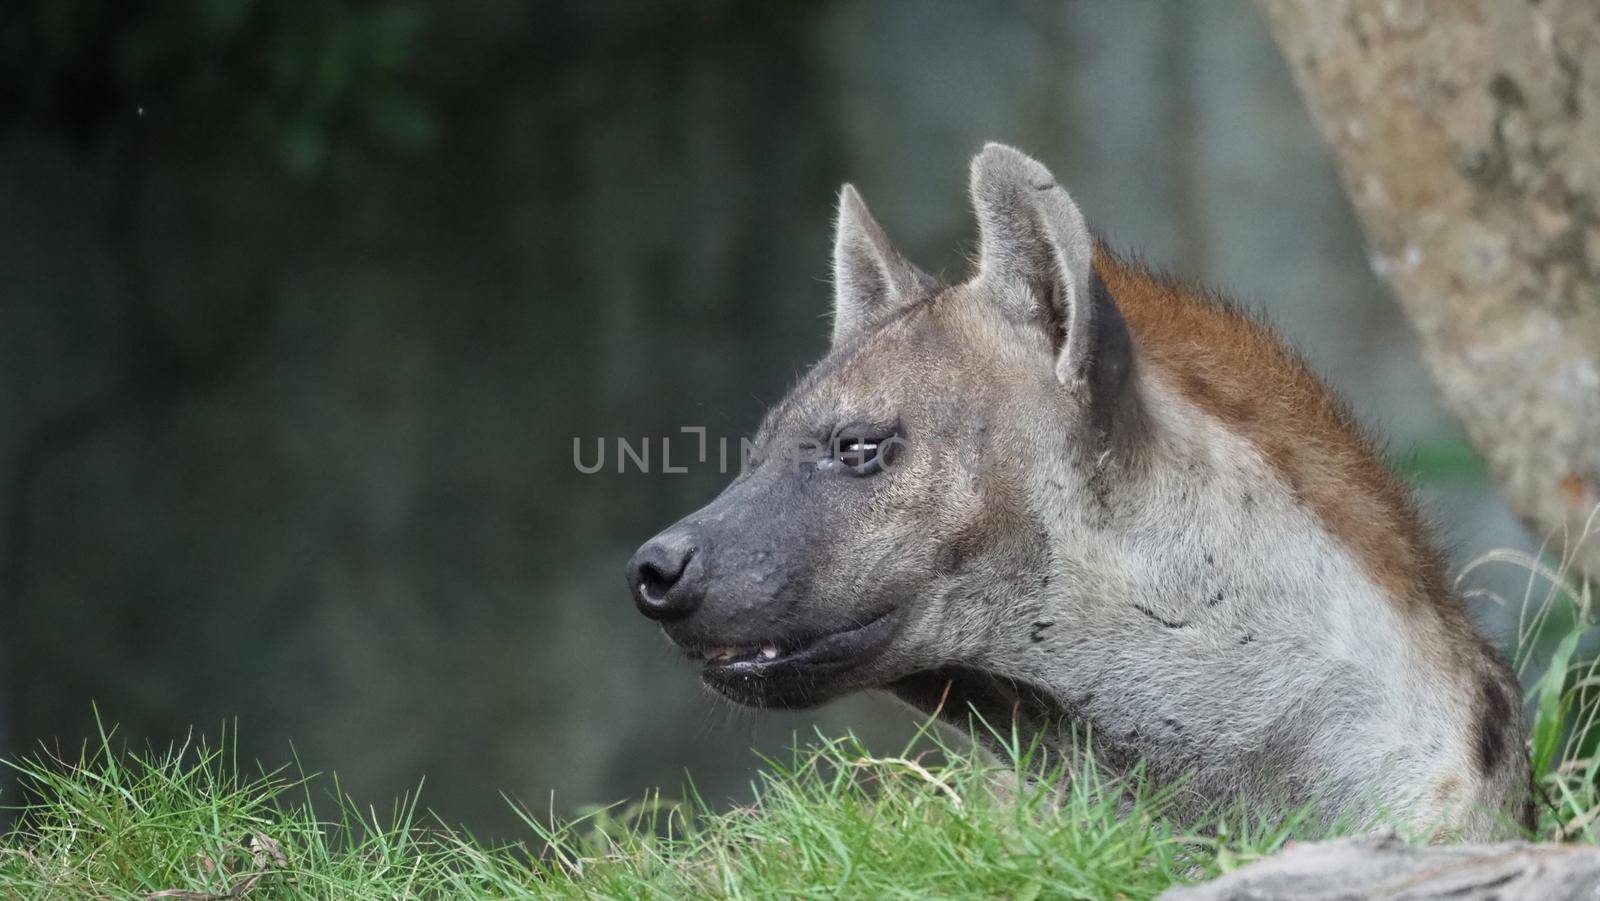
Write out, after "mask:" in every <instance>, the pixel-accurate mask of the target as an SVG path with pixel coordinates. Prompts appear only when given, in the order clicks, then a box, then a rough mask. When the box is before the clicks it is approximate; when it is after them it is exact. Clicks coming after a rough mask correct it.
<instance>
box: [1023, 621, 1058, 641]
mask: <svg viewBox="0 0 1600 901" xmlns="http://www.w3.org/2000/svg"><path fill="white" fill-rule="evenodd" d="M1055 624H1056V621H1055V620H1053V619H1041V620H1039V621H1037V622H1035V623H1034V624H1033V632H1032V634H1030V635H1029V636H1028V637H1029V638H1032V639H1033V640H1034V641H1044V633H1045V632H1046V631H1048V630H1049V629H1050V627H1051V626H1053V625H1055Z"/></svg>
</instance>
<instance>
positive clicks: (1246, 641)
mask: <svg viewBox="0 0 1600 901" xmlns="http://www.w3.org/2000/svg"><path fill="white" fill-rule="evenodd" d="M1255 640H1256V637H1255V636H1254V635H1251V634H1250V633H1249V632H1246V633H1244V635H1242V636H1240V638H1239V643H1240V644H1249V643H1250V642H1252V641H1255Z"/></svg>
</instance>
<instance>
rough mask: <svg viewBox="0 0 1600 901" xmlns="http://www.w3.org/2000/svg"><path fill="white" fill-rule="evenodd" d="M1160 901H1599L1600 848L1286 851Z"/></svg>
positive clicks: (1358, 842) (1320, 847) (1385, 842)
mask: <svg viewBox="0 0 1600 901" xmlns="http://www.w3.org/2000/svg"><path fill="white" fill-rule="evenodd" d="M1161 898H1162V901H1225V899H1226V901H1267V899H1280V898H1293V899H1297V901H1299V899H1311V901H1335V899H1338V901H1343V899H1355V898H1388V899H1422V898H1452V899H1468V901H1470V899H1482V901H1487V899H1507V901H1510V899H1516V901H1522V899H1530V901H1531V899H1579V898H1584V899H1600V848H1595V847H1590V846H1585V845H1558V844H1532V843H1528V842H1505V843H1501V844H1494V845H1451V846H1431V847H1430V846H1418V845H1412V844H1408V843H1406V842H1404V841H1401V840H1400V839H1398V838H1396V837H1395V836H1393V835H1383V836H1377V837H1369V838H1360V839H1340V840H1337V841H1329V842H1314V843H1306V844H1297V845H1291V846H1289V848H1288V849H1287V850H1285V851H1283V852H1282V853H1281V854H1278V855H1276V856H1273V857H1270V858H1268V859H1266V860H1263V861H1259V862H1257V863H1253V864H1251V865H1249V866H1247V867H1241V868H1239V869H1238V870H1235V871H1233V872H1232V873H1229V874H1227V875H1225V876H1222V877H1220V878H1218V879H1215V880H1212V881H1211V882H1208V883H1205V884H1204V885H1197V886H1193V887H1187V888H1174V889H1170V890H1168V891H1167V892H1165V893H1164V894H1162V896H1161Z"/></svg>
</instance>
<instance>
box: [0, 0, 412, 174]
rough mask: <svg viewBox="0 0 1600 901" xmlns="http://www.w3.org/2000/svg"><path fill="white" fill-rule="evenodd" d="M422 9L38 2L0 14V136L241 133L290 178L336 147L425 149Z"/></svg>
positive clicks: (181, 1) (292, 1) (180, 1)
mask: <svg viewBox="0 0 1600 901" xmlns="http://www.w3.org/2000/svg"><path fill="white" fill-rule="evenodd" d="M425 9H426V7H425V6H424V4H423V3H422V2H420V0H399V2H393V3H357V2H352V0H334V2H320V0H272V2H268V0H169V2H128V3H122V2H106V0H99V2H96V0H40V2H34V3H19V4H16V5H15V6H8V8H7V9H6V11H4V12H0V128H3V127H6V126H11V125H17V124H23V123H26V124H31V125H33V126H35V127H41V128H42V129H43V130H46V131H53V132H59V133H65V134H67V135H69V136H70V137H71V138H73V139H74V140H75V141H76V142H77V143H78V144H80V145H82V146H93V145H94V144H96V143H97V142H99V141H100V140H101V139H103V138H105V137H107V136H108V135H109V134H111V133H113V132H116V131H117V130H119V129H127V128H129V127H132V126H134V125H135V124H136V123H140V122H141V121H146V122H153V121H164V122H165V123H167V124H169V125H176V126H183V127H192V128H198V129H200V130H201V131H203V132H227V131H231V130H234V129H237V128H240V127H243V128H248V129H250V130H251V131H252V132H253V133H254V134H255V135H256V136H257V137H258V138H259V139H261V140H263V141H265V142H266V143H267V144H268V145H269V146H270V147H271V149H272V151H273V152H274V153H275V154H276V156H277V157H278V158H279V160H280V161H281V162H282V163H283V164H284V165H285V166H286V167H288V168H289V169H290V170H291V171H293V172H295V173H300V174H307V173H312V172H315V171H316V170H318V169H319V168H320V167H322V166H323V165H325V164H326V162H327V161H328V159H329V156H330V154H332V153H333V152H334V151H336V150H337V149H338V148H339V147H341V146H343V145H347V144H350V143H352V142H357V141H373V142H375V143H378V144H382V145H385V146H389V147H394V148H397V149H402V150H406V149H420V148H422V147H425V146H426V145H427V144H428V143H429V142H430V141H431V140H432V138H433V121H432V117H431V115H430V112H429V110H428V107H427V105H426V104H425V103H424V102H423V101H422V100H421V99H420V97H419V96H418V95H417V93H416V92H415V91H414V90H413V89H412V88H411V86H410V85H409V83H408V78H407V76H408V74H409V67H410V65H411V63H412V60H413V58H414V57H415V55H416V50H417V43H418V39H419V36H420V34H421V31H422V27H423V25H424V24H425V21H426V16H425Z"/></svg>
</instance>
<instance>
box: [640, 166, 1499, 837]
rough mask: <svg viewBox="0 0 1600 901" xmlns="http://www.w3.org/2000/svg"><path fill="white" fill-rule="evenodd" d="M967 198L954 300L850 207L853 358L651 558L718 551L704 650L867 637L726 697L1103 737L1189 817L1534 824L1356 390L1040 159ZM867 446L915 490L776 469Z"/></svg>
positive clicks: (858, 206) (1432, 825)
mask: <svg viewBox="0 0 1600 901" xmlns="http://www.w3.org/2000/svg"><path fill="white" fill-rule="evenodd" d="M972 202H973V205H974V208H975V210H976V213H977V218H978V223H979V248H980V256H979V260H978V265H977V272H976V274H975V275H974V277H973V278H972V279H971V280H969V281H967V282H965V283H963V284H959V285H955V286H948V287H947V286H943V285H940V284H938V283H937V282H936V281H934V280H933V279H932V278H930V277H928V276H927V275H926V274H924V273H922V272H920V271H919V270H916V269H915V267H914V266H912V265H911V264H910V263H908V262H906V261H905V260H904V259H903V258H902V257H901V256H900V255H899V254H898V253H897V252H895V251H894V250H893V249H892V248H891V247H890V246H889V245H888V243H887V239H886V238H885V237H884V236H883V232H882V230H881V229H880V228H878V226H877V225H876V223H874V222H872V220H871V217H870V214H869V213H868V212H867V210H866V207H865V205H864V204H862V203H861V201H860V198H859V196H858V195H856V193H855V192H854V190H853V189H850V188H846V189H845V191H844V192H843V193H842V195H841V203H840V223H839V230H838V239H837V242H836V248H835V254H836V265H835V268H836V286H835V287H836V297H835V328H834V341H833V347H832V349H831V351H830V352H829V354H828V356H827V357H826V358H825V359H824V360H823V361H822V362H821V363H819V364H818V365H817V366H816V367H815V368H813V369H812V370H811V371H810V372H809V373H808V374H807V375H806V376H805V377H804V378H803V379H802V380H801V382H800V383H799V384H798V385H797V386H796V387H795V388H794V389H793V390H792V391H791V392H790V394H789V396H788V397H786V398H785V399H784V400H783V401H782V402H781V403H779V404H777V405H776V406H775V407H774V408H773V410H772V411H771V412H770V413H769V415H768V417H767V419H766V421H765V423H764V424H763V427H762V429H761V431H760V433H759V434H758V435H757V438H756V446H757V448H758V453H757V458H758V459H757V465H756V467H755V468H754V469H753V471H752V472H750V473H748V474H746V475H745V476H743V477H741V478H740V479H739V480H738V481H736V482H735V483H734V484H733V485H731V486H730V487H729V488H728V489H727V490H726V491H725V492H724V493H723V495H722V496H720V497H719V498H718V499H717V500H716V501H714V502H713V503H712V504H711V505H709V506H708V507H706V508H705V509H704V510H701V511H699V512H697V513H695V514H692V515H691V516H689V517H687V518H686V519H685V520H684V521H683V522H681V523H679V524H678V525H676V526H674V527H673V528H672V529H669V530H668V531H667V532H665V533H663V535H662V536H658V538H657V539H655V541H657V542H662V541H665V542H668V543H670V544H671V545H672V546H673V547H676V548H679V549H682V548H692V550H693V557H692V558H686V559H692V561H693V562H692V567H686V569H685V572H688V571H689V570H690V569H691V568H692V569H693V572H694V574H695V576H694V578H695V579H696V580H697V581H696V582H695V584H694V587H693V590H695V591H698V592H700V594H699V595H696V596H695V597H696V601H697V603H696V604H695V605H694V611H693V613H692V615H686V616H684V617H682V618H681V619H679V620H676V621H674V622H671V623H668V624H667V631H668V634H669V635H670V636H671V637H672V638H673V639H674V640H675V641H677V642H678V643H680V644H683V645H685V646H688V647H691V648H693V647H697V646H703V645H705V644H708V643H710V644H729V645H738V644H757V643H761V642H774V643H775V644H776V645H781V646H785V647H788V646H791V645H798V644H804V642H805V641H808V640H812V639H813V638H814V637H815V636H817V635H832V636H841V635H843V636H853V635H867V634H870V635H871V636H873V638H872V640H871V641H870V642H869V641H867V640H866V639H865V638H862V639H860V640H858V641H856V643H855V644H854V645H852V644H850V641H847V640H846V639H845V638H835V639H831V640H833V641H835V642H836V643H838V644H839V645H840V646H841V647H846V646H848V647H849V648H851V653H852V654H853V655H854V656H852V657H848V658H847V659H845V660H844V661H843V662H837V661H834V662H830V664H829V666H827V667H817V666H807V665H803V661H800V662H797V663H796V664H795V665H794V666H790V667H788V668H787V669H786V668H785V667H784V666H783V665H782V664H783V661H782V660H781V659H780V660H778V661H776V662H775V663H774V664H773V665H772V666H770V667H765V668H763V667H762V666H761V665H758V664H752V665H751V666H750V667H749V669H748V671H747V675H746V676H744V677H743V678H740V679H732V678H728V677H721V678H718V677H716V674H715V672H714V671H712V670H708V684H712V685H713V686H714V687H716V688H717V690H719V691H722V692H723V693H725V694H728V695H729V696H730V697H734V698H736V699H738V700H741V701H744V702H747V703H754V704H768V705H781V706H804V705H807V704H814V703H821V702H823V701H826V700H828V699H829V698H832V697H836V696H838V695H840V694H843V693H846V692H849V691H853V690H860V689H887V690H889V691H891V692H893V693H895V694H896V695H898V696H899V697H901V698H902V699H904V700H905V701H907V702H908V703H910V704H912V705H914V706H916V707H918V708H920V709H923V710H929V711H931V710H934V709H935V708H937V709H939V710H940V711H941V712H942V713H943V714H944V715H947V716H954V717H956V718H958V719H959V718H961V717H963V716H964V715H965V714H966V713H967V712H968V711H972V712H976V713H978V714H980V715H982V716H983V717H985V718H986V719H988V720H989V721H990V722H991V724H992V725H996V726H999V727H1001V729H1002V731H1004V728H1005V727H1006V726H1007V725H1008V724H1011V723H1014V724H1015V725H1017V726H1018V728H1019V729H1021V730H1023V731H1024V732H1026V733H1029V734H1032V735H1036V736H1038V737H1039V738H1040V739H1041V740H1042V741H1044V743H1045V745H1046V746H1047V747H1053V748H1057V749H1060V748H1062V747H1063V746H1064V745H1065V744H1066V743H1067V742H1068V741H1071V740H1073V737H1074V736H1082V735H1090V736H1092V740H1093V742H1094V744H1095V746H1096V750H1097V756H1098V759H1099V760H1100V761H1101V762H1102V764H1103V765H1105V766H1107V767H1108V768H1110V769H1112V770H1113V771H1123V770H1126V769H1128V768H1131V767H1133V766H1135V765H1139V764H1142V765H1143V766H1144V767H1145V768H1146V772H1148V773H1149V774H1150V775H1151V776H1153V777H1154V778H1156V779H1157V780H1158V781H1162V782H1181V783H1182V786H1183V788H1182V791H1181V792H1180V794H1179V795H1178V802H1177V805H1178V811H1177V812H1178V813H1179V814H1180V815H1185V816H1194V817H1198V816H1200V815H1202V814H1203V813H1205V812H1207V811H1210V810H1212V809H1214V808H1215V806H1216V805H1218V804H1226V803H1232V802H1236V801H1243V802H1245V803H1246V804H1248V805H1250V806H1252V807H1253V808H1255V809H1256V810H1258V811H1259V812H1262V813H1269V814H1270V813H1273V812H1283V811H1285V810H1287V809H1289V808H1291V807H1295V806H1299V805H1303V804H1308V803H1310V804H1316V805H1319V806H1320V807H1322V808H1323V809H1324V811H1325V812H1327V813H1329V814H1332V815H1336V816H1341V817H1344V818H1346V819H1348V820H1352V821H1354V823H1355V825H1361V824H1364V823H1377V822H1380V821H1384V820H1399V821H1402V822H1404V823H1407V824H1410V825H1413V826H1416V827H1418V828H1423V829H1433V830H1436V833H1435V834H1436V835H1438V836H1440V837H1461V838H1482V837H1487V836H1490V835H1494V834H1498V833H1503V832H1505V831H1507V830H1509V829H1511V828H1513V827H1514V824H1515V823H1517V822H1519V821H1522V820H1525V818H1526V817H1527V816H1528V811H1529V810H1530V807H1529V803H1528V786H1529V780H1528V771H1527V762H1526V757H1525V755H1524V753H1523V750H1522V749H1523V747H1524V733H1523V726H1522V723H1521V718H1520V715H1519V712H1518V711H1519V709H1520V701H1519V693H1518V690H1517V686H1516V683H1515V680H1514V679H1513V678H1512V676H1511V674H1510V672H1509V671H1508V670H1507V668H1506V667H1505V665H1504V664H1503V663H1502V662H1501V661H1500V660H1499V658H1498V657H1497V656H1496V654H1495V653H1494V651H1493V650H1492V649H1491V648H1490V647H1489V645H1488V644H1487V643H1486V642H1485V641H1484V639H1483V638H1482V637H1481V635H1480V634H1479V633H1478V631H1477V630H1476V629H1475V628H1474V626H1473V624H1472V622H1471V620H1470V618H1469V617H1468V615H1467V613H1466V611H1465V609H1464V608H1463V606H1462V604H1461V602H1460V600H1459V599H1458V598H1456V597H1455V596H1454V595H1452V594H1451V592H1450V591H1449V589H1448V583H1447V582H1446V580H1445V578H1444V564H1443V562H1442V560H1441V558H1440V556H1439V554H1438V552H1437V551H1436V550H1435V549H1434V546H1433V544H1432V542H1431V540H1430V538H1429V536H1428V534H1427V529H1426V528H1425V525H1424V523H1423V520H1422V518H1421V517H1420V516H1419V515H1418V513H1417V512H1416V510H1415V508H1414V507H1413V505H1412V504H1411V502H1410V500H1409V498H1408V496H1407V492H1406V490H1405V489H1404V487H1403V486H1402V485H1401V484H1400V483H1399V482H1397V481H1396V480H1395V478H1394V477H1393V476H1392V475H1391V474H1390V473H1389V471H1388V470H1387V468H1386V467H1385V466H1384V464H1383V462H1382V460H1381V458H1380V457H1379V455H1378V454H1377V453H1376V451H1375V450H1374V448H1373V447H1372V445H1371V442H1370V441H1368V440H1367V439H1366V438H1365V437H1364V436H1363V435H1362V433H1361V431H1360V430H1359V429H1358V428H1356V426H1355V425H1354V424H1353V422H1352V419H1351V417H1350V416H1349V414H1348V413H1347V412H1346V411H1345V409H1344V407H1343V406H1342V405H1341V404H1340V403H1339V402H1338V400H1337V399H1336V398H1335V397H1334V395H1333V394H1332V393H1331V392H1329V391H1328V389H1327V388H1326V387H1325V386H1324V385H1323V384H1322V383H1321V382H1320V381H1319V380H1318V379H1317V378H1316V377H1315V375H1313V374H1312V373H1311V371H1310V370H1309V369H1308V368H1307V367H1306V366H1305V365H1304V364H1303V363H1302V362H1301V361H1300V360H1299V358H1298V357H1297V356H1295V354H1294V353H1293V352H1291V351H1290V350H1289V349H1287V348H1286V347H1285V345H1284V344H1283V343H1282V342H1281V341H1280V340H1278V339H1277V338H1276V337H1275V336H1274V335H1273V334H1272V333H1271V331H1270V330H1269V329H1267V328H1266V327H1264V326H1263V325H1262V324H1260V323H1259V322H1257V321H1255V320H1253V319H1251V318H1250V317H1248V316H1245V315H1244V314H1242V313H1240V312H1238V311H1237V309H1235V308H1234V307H1233V306H1232V305H1231V304H1229V303H1228V302H1226V301H1225V300H1223V299H1221V298H1218V297H1216V296H1214V295H1212V294H1210V293H1209V292H1206V291H1203V290H1200V289H1197V288H1194V287H1192V286H1185V285H1180V284H1176V283H1173V282H1171V281H1168V280H1166V279H1162V278H1160V277H1158V276H1156V275H1153V274H1151V273H1150V272H1148V271H1146V270H1145V269H1143V268H1142V267H1140V266H1137V265H1134V264H1131V263H1129V262H1127V261H1124V260H1122V259H1119V258H1118V257H1117V256H1115V255H1114V254H1113V253H1111V252H1110V251H1109V250H1108V249H1106V248H1105V247H1104V246H1103V245H1097V244H1096V243H1095V242H1094V240H1093V239H1092V237H1091V234H1090V232H1089V230H1088V228H1087V227H1086V226H1085V224H1084V221H1083V217H1082V216H1081V214H1080V213H1079V212H1078V209H1077V207H1076V205H1075V204H1074V203H1073V202H1072V200H1071V198H1070V197H1069V196H1068V195H1067V194H1066V192H1065V191H1063V190H1062V189H1061V188H1060V187H1059V186H1058V185H1057V184H1056V181H1055V179H1054V177H1053V176H1052V175H1051V174H1050V173H1049V172H1048V171H1047V170H1046V169H1045V168H1044V167H1043V166H1042V165H1040V164H1039V163H1038V162H1036V161H1034V160H1032V159H1030V158H1028V157H1026V156H1024V155H1023V154H1021V153H1019V152H1017V151H1015V150H1012V149H1010V148H1006V147H1002V146H999V145H990V146H989V147H987V148H985V150H984V151H983V153H982V154H980V155H979V156H978V157H977V158H976V159H975V160H974V161H973V166H972ZM852 422H867V423H878V424H881V427H882V428H890V427H892V428H893V429H895V430H896V431H897V432H898V433H900V434H902V435H903V436H904V438H905V439H906V441H907V448H906V452H905V454H904V459H903V460H902V461H901V462H900V464H899V465H897V466H896V467H895V468H894V470H893V471H890V472H885V473H882V474H880V475H877V476H873V477H871V478H860V479H855V478H848V477H836V476H835V475H834V474H831V473H830V472H823V471H821V470H820V469H819V470H818V471H817V472H809V471H808V472H805V473H801V474H799V475H795V474H793V473H788V474H780V473H778V472H777V471H776V469H777V468H776V467H774V466H773V465H772V464H771V463H770V462H768V461H771V460H774V459H777V458H778V457H779V456H780V454H779V451H780V450H781V449H782V448H783V447H785V446H786V445H787V444H788V443H790V442H792V441H793V440H794V436H797V435H800V436H826V435H828V434H830V433H832V432H833V431H834V430H835V429H836V428H837V427H839V426H840V425H842V424H847V423H852ZM650 547H651V546H650V545H647V546H646V549H642V550H641V554H644V553H645V551H646V550H648V549H649V548H650ZM685 578H686V579H687V577H685ZM684 590H688V589H684ZM863 623H868V624H871V628H870V629H867V628H865V627H863V626H862V624H863ZM885 624H887V625H885ZM857 645H859V646H857Z"/></svg>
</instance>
